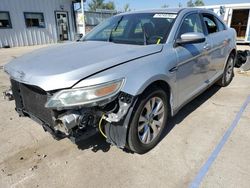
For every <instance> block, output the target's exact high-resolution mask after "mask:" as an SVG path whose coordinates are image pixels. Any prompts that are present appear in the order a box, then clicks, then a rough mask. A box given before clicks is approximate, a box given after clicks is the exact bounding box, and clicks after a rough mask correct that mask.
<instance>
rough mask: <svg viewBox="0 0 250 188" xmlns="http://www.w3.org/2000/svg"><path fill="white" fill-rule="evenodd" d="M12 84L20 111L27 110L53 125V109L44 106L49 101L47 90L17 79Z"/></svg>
mask: <svg viewBox="0 0 250 188" xmlns="http://www.w3.org/2000/svg"><path fill="white" fill-rule="evenodd" d="M11 85H12V91H13V96H14V98H15V102H16V108H17V111H18V112H21V111H22V112H25V113H27V114H28V115H32V116H35V117H36V118H38V119H40V120H41V121H43V122H44V123H46V124H48V125H50V126H52V125H53V119H52V111H51V110H49V109H47V108H45V107H44V105H45V103H46V101H47V94H46V92H45V91H43V90H42V89H40V88H37V87H35V86H29V85H26V84H22V83H19V82H17V81H15V80H11Z"/></svg>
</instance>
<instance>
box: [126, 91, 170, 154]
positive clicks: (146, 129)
mask: <svg viewBox="0 0 250 188" xmlns="http://www.w3.org/2000/svg"><path fill="white" fill-rule="evenodd" d="M154 101H155V102H154ZM152 104H154V105H152ZM157 107H158V108H157ZM151 112H152V113H151ZM157 114H158V115H157ZM167 117H168V97H167V94H166V92H164V91H163V90H162V89H160V88H158V87H153V88H151V89H149V90H146V91H145V92H144V93H143V94H142V95H141V96H140V98H139V99H138V101H137V103H136V105H135V108H134V111H133V116H132V117H131V123H130V127H129V131H128V147H129V149H130V150H132V151H134V152H135V153H139V154H144V153H146V152H148V151H149V150H151V149H152V148H154V147H155V146H156V145H157V144H158V142H159V141H160V139H161V136H162V132H163V130H164V128H165V127H166V122H167Z"/></svg>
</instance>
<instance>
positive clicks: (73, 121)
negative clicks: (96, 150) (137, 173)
mask: <svg viewBox="0 0 250 188" xmlns="http://www.w3.org/2000/svg"><path fill="white" fill-rule="evenodd" d="M5 96H6V97H8V98H9V99H14V100H15V104H16V111H17V112H18V114H19V115H20V116H23V117H29V118H31V119H32V120H34V121H36V122H37V123H39V124H40V125H42V127H43V129H44V130H45V131H47V132H49V133H50V134H52V135H53V137H54V138H55V139H57V140H59V139H62V138H66V137H68V138H70V139H71V140H72V141H74V142H78V141H80V140H83V139H86V138H88V137H90V136H92V135H94V134H96V133H97V132H98V123H99V121H100V117H101V116H102V115H104V116H105V117H106V118H105V122H104V124H103V126H104V130H105V134H106V136H107V142H109V143H111V144H112V145H116V146H117V147H119V148H124V147H125V145H126V139H127V130H128V127H129V123H130V117H131V115H132V112H133V108H134V105H135V103H136V99H137V97H134V96H131V95H129V94H126V93H123V92H120V93H119V95H118V96H117V98H116V99H115V100H114V101H112V102H111V103H110V104H108V105H107V106H101V107H95V108H80V107H77V108H76V109H70V110H63V111H56V110H51V109H48V108H45V103H46V102H47V100H48V98H49V97H51V96H50V94H49V93H47V92H45V91H43V90H42V89H40V88H38V87H36V86H30V85H26V84H23V83H20V82H17V81H15V80H11V90H9V91H8V92H5ZM110 109H111V110H110Z"/></svg>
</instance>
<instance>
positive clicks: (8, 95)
mask: <svg viewBox="0 0 250 188" xmlns="http://www.w3.org/2000/svg"><path fill="white" fill-rule="evenodd" d="M3 98H4V99H7V100H9V101H12V100H14V96H13V92H12V90H11V89H8V90H7V91H4V92H3Z"/></svg>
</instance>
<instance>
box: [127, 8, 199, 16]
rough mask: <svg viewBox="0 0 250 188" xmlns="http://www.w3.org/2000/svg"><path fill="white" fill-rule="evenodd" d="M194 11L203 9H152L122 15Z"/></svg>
mask: <svg viewBox="0 0 250 188" xmlns="http://www.w3.org/2000/svg"><path fill="white" fill-rule="evenodd" d="M182 10H185V11H193V10H201V8H164V9H150V10H139V11H131V12H125V13H122V15H127V14H135V13H176V14H178V13H179V12H180V11H182Z"/></svg>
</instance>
